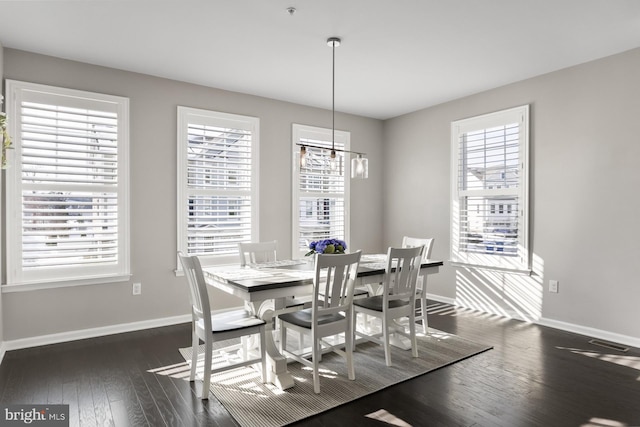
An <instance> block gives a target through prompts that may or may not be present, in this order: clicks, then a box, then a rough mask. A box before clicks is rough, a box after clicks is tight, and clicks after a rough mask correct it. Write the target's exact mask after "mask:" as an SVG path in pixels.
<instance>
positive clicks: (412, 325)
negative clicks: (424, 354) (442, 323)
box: [409, 315, 418, 357]
mask: <svg viewBox="0 0 640 427" xmlns="http://www.w3.org/2000/svg"><path fill="white" fill-rule="evenodd" d="M409 334H410V336H411V356H413V357H418V339H417V338H416V319H415V315H414V316H412V318H411V319H410V322H409Z"/></svg>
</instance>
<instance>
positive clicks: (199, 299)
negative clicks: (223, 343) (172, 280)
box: [178, 252, 211, 331]
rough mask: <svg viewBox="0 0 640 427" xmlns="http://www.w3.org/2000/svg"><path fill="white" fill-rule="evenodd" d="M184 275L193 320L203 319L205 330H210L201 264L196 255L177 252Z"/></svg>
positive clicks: (209, 311) (205, 287)
mask: <svg viewBox="0 0 640 427" xmlns="http://www.w3.org/2000/svg"><path fill="white" fill-rule="evenodd" d="M178 258H180V263H181V264H182V269H183V270H184V275H185V277H186V278H187V283H188V284H189V299H190V301H191V310H192V312H193V315H194V317H195V319H194V320H203V321H204V328H205V330H209V331H210V330H211V305H210V303H209V293H208V291H207V283H206V282H205V280H204V274H203V273H202V266H201V265H200V260H199V259H198V257H197V256H187V255H184V254H183V253H182V252H178Z"/></svg>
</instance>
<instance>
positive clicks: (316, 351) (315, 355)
mask: <svg viewBox="0 0 640 427" xmlns="http://www.w3.org/2000/svg"><path fill="white" fill-rule="evenodd" d="M311 341H312V343H311V346H312V350H311V361H312V362H313V392H314V393H316V394H320V366H319V365H318V364H319V359H320V354H321V351H320V340H319V339H316V337H315V336H313V335H312V336H311Z"/></svg>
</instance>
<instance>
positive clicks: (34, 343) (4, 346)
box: [0, 314, 191, 363]
mask: <svg viewBox="0 0 640 427" xmlns="http://www.w3.org/2000/svg"><path fill="white" fill-rule="evenodd" d="M190 321H191V315H190V314H185V315H181V316H173V317H165V318H162V319H153V320H143V321H140V322H132V323H121V324H118V325H110V326H103V327H99V328H91V329H81V330H77V331H69V332H61V333H58V334H50V335H41V336H37V337H29V338H20V339H17V340H8V341H4V342H2V343H0V363H2V359H1V357H4V354H5V352H7V351H10V350H19V349H23V348H30V347H38V346H41V345H49V344H58V343H62V342H68V341H75V340H82V339H86V338H96V337H102V336H105V335H113V334H120V333H123V332H133V331H139V330H143V329H151V328H158V327H161V326H169V325H177V324H179V323H186V322H190Z"/></svg>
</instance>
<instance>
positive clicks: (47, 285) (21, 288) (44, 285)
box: [2, 274, 132, 294]
mask: <svg viewBox="0 0 640 427" xmlns="http://www.w3.org/2000/svg"><path fill="white" fill-rule="evenodd" d="M131 276H132V275H131V274H124V275H117V276H107V277H93V278H88V279H81V280H64V281H60V282H41V283H23V284H19V285H7V284H4V285H2V293H3V294H6V293H11V292H27V291H39V290H43V289H56V288H67V287H73V286H85V285H99V284H107V283H115V282H126V281H128V280H130V279H131Z"/></svg>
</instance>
